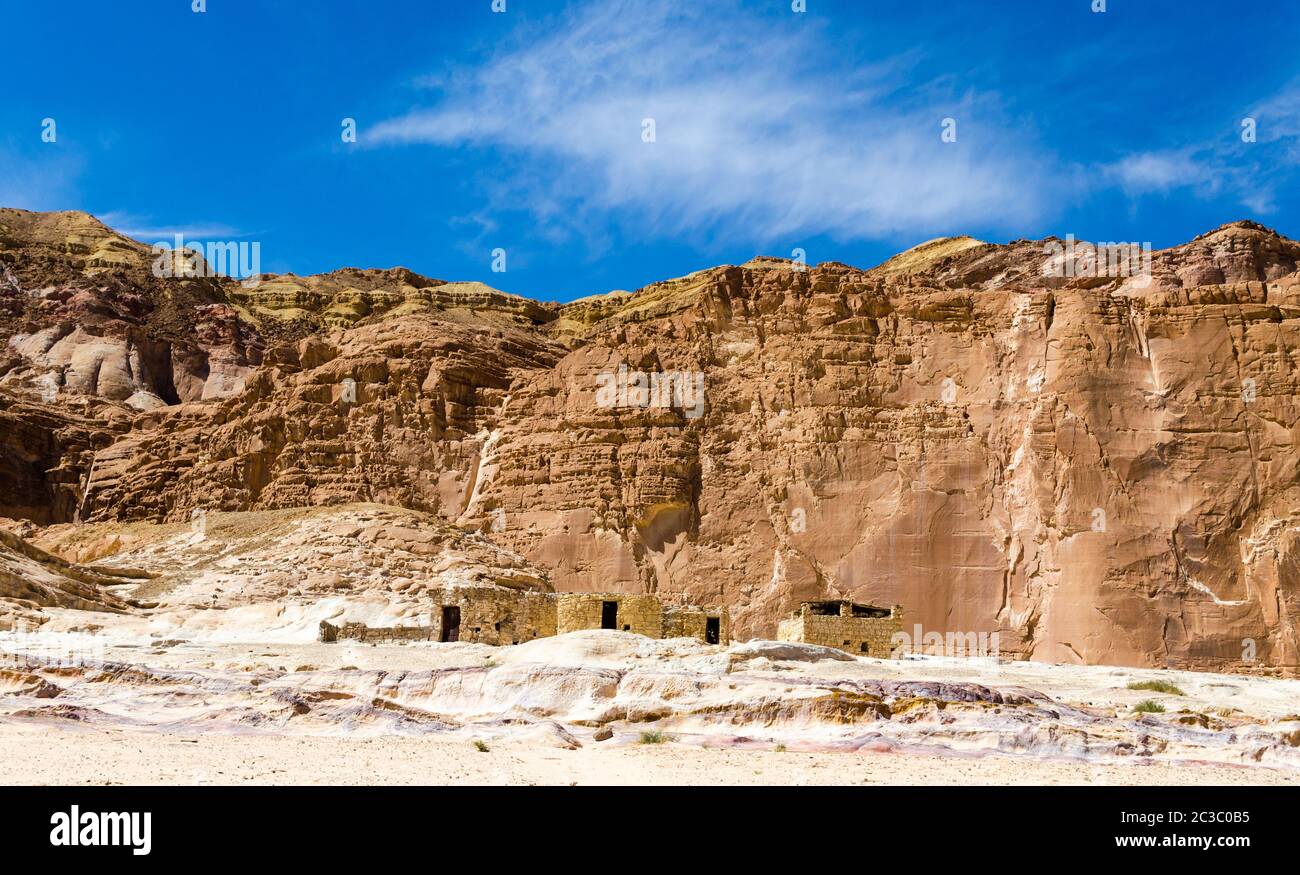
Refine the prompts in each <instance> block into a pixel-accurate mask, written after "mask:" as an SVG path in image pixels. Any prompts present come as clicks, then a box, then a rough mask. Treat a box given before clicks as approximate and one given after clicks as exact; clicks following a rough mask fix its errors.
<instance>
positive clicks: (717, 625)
mask: <svg viewBox="0 0 1300 875" xmlns="http://www.w3.org/2000/svg"><path fill="white" fill-rule="evenodd" d="M721 638H722V619H721V618H719V617H709V618H707V619H706V620H705V621H704V643H705V644H717V643H718V641H719V640H720V639H721Z"/></svg>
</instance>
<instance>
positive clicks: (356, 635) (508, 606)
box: [320, 586, 731, 645]
mask: <svg viewBox="0 0 1300 875" xmlns="http://www.w3.org/2000/svg"><path fill="white" fill-rule="evenodd" d="M435 599H436V601H435V603H434V605H433V606H432V608H431V609H430V615H429V618H428V623H427V624H426V625H410V626H388V627H370V626H366V625H365V624H363V623H343V624H341V625H337V626H336V625H334V624H332V623H329V622H322V623H321V626H320V640H321V641H326V642H328V641H338V640H340V639H345V640H355V641H413V640H419V641H445V640H447V632H448V630H447V629H444V621H445V620H446V619H447V618H448V616H449V615H448V612H447V609H448V608H458V609H459V610H460V624H459V626H458V636H457V638H456V640H458V641H473V642H477V643H479V644H492V645H503V644H522V643H523V642H525V641H532V640H533V639H534V638H548V637H550V636H552V635H562V634H564V633H566V632H577V631H580V630H583V629H600V628H602V621H603V616H604V607H605V603H606V602H614V603H616V604H617V605H618V613H617V617H616V620H617V622H616V624H615V628H616V629H618V630H620V631H624V632H633V633H635V634H637V635H645V636H646V637H647V638H696V639H698V640H700V641H707V630H708V623H709V620H710V619H715V620H717V622H718V643H719V644H727V643H729V642H730V641H731V617H730V615H729V614H728V612H727V611H726V610H725V609H723V608H698V607H688V606H671V607H668V608H665V607H664V605H663V603H662V602H661V601H660V600H659V598H658V597H657V596H653V595H626V594H619V593H546V592H534V591H529V590H515V589H508V588H505V587H499V586H454V587H448V588H446V589H443V590H440V591H438V592H437V593H436V595H435Z"/></svg>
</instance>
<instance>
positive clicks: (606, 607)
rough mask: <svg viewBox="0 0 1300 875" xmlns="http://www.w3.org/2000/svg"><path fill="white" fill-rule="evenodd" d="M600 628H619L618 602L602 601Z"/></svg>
mask: <svg viewBox="0 0 1300 875" xmlns="http://www.w3.org/2000/svg"><path fill="white" fill-rule="evenodd" d="M600 628H602V629H617V628H618V602H601V604H600Z"/></svg>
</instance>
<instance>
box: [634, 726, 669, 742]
mask: <svg viewBox="0 0 1300 875" xmlns="http://www.w3.org/2000/svg"><path fill="white" fill-rule="evenodd" d="M672 740H673V738H672V736H671V735H665V734H664V733H662V732H660V731H659V730H658V729H648V730H646V731H645V732H642V733H641V743H642V744H663V743H664V742H665V741H672Z"/></svg>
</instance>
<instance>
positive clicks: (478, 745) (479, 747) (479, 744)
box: [474, 739, 488, 753]
mask: <svg viewBox="0 0 1300 875" xmlns="http://www.w3.org/2000/svg"><path fill="white" fill-rule="evenodd" d="M474 750H476V751H478V752H479V753H487V752H488V746H487V742H485V741H481V740H479V739H475V740H474Z"/></svg>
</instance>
